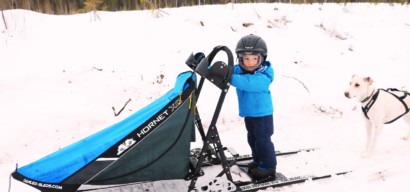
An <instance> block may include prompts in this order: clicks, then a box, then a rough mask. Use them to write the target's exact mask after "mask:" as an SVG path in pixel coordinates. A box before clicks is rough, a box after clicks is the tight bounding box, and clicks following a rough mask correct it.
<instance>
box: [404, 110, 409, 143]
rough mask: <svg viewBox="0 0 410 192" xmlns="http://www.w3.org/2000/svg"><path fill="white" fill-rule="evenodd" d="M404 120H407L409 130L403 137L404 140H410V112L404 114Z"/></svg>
mask: <svg viewBox="0 0 410 192" xmlns="http://www.w3.org/2000/svg"><path fill="white" fill-rule="evenodd" d="M403 119H404V121H406V123H407V125H408V126H409V132H408V133H407V135H406V136H405V137H403V139H404V140H406V141H408V140H409V139H410V114H407V115H405V116H403Z"/></svg>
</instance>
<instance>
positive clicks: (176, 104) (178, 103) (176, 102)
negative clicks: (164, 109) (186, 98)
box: [169, 99, 182, 112]
mask: <svg viewBox="0 0 410 192" xmlns="http://www.w3.org/2000/svg"><path fill="white" fill-rule="evenodd" d="M181 104H182V100H181V99H177V100H176V101H175V102H174V103H172V105H171V106H169V108H170V109H171V112H174V111H175V109H177V108H178V107H179V106H180V105H181Z"/></svg>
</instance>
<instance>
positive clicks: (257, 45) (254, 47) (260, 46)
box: [235, 34, 268, 73]
mask: <svg viewBox="0 0 410 192" xmlns="http://www.w3.org/2000/svg"><path fill="white" fill-rule="evenodd" d="M235 52H236V55H237V57H238V60H239V66H240V67H241V68H242V70H245V71H248V72H251V73H253V72H254V71H255V70H257V69H258V68H259V67H260V65H261V64H262V63H264V62H265V60H266V57H267V55H268V49H267V47H266V43H265V41H264V40H263V39H262V38H261V37H259V36H257V35H253V34H250V35H246V36H244V37H242V38H241V39H240V40H239V41H238V44H236V49H235ZM243 53H253V54H260V56H261V59H260V61H259V64H258V66H256V67H255V68H253V69H252V70H249V69H247V68H246V67H245V66H244V64H243V62H242V58H241V57H242V56H241V55H242V54H243Z"/></svg>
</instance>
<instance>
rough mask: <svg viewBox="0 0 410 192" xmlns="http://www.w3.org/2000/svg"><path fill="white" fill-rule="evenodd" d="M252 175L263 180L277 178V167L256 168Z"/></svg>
mask: <svg viewBox="0 0 410 192" xmlns="http://www.w3.org/2000/svg"><path fill="white" fill-rule="evenodd" d="M251 173H252V176H253V177H254V178H255V179H257V180H261V179H272V180H274V179H275V175H276V169H275V168H271V169H265V168H261V167H258V168H254V169H253V170H252V171H251Z"/></svg>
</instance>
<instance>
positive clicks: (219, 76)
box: [186, 46, 235, 191]
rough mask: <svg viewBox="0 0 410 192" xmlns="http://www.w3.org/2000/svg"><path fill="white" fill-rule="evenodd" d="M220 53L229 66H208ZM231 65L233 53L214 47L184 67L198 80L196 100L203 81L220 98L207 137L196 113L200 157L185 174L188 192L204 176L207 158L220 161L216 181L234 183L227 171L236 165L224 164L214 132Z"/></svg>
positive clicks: (217, 64)
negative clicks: (208, 84)
mask: <svg viewBox="0 0 410 192" xmlns="http://www.w3.org/2000/svg"><path fill="white" fill-rule="evenodd" d="M220 51H224V52H225V53H226V54H227V56H228V63H225V62H222V61H216V62H214V63H213V64H212V65H211V63H212V60H213V59H214V57H215V56H216V54H217V53H219V52H220ZM233 62H234V60H233V55H232V52H231V51H230V50H229V48H227V47H226V46H217V47H215V48H214V49H213V50H212V51H211V53H210V54H209V55H208V56H207V57H205V55H204V54H203V53H196V54H195V55H193V54H191V55H190V57H189V58H188V60H187V61H186V64H187V65H188V66H189V67H190V68H191V69H193V70H194V71H195V73H197V74H199V75H200V76H201V79H200V81H199V84H198V88H197V91H196V97H197V99H198V98H199V95H200V93H201V89H202V86H203V84H204V82H205V79H207V80H209V81H210V82H212V83H213V84H214V85H215V86H217V87H218V88H219V89H221V94H220V96H219V100H218V103H217V106H216V109H215V112H214V115H213V117H212V121H211V123H210V125H209V128H208V131H207V133H206V134H205V130H204V128H203V126H202V123H201V118H200V116H199V113H198V111H197V108H196V109H195V110H196V111H195V112H196V114H195V126H196V127H197V129H198V131H199V133H200V134H201V137H202V140H203V147H202V149H201V151H200V153H199V157H198V158H197V162H193V164H194V165H193V166H192V167H191V172H190V173H188V175H187V177H186V180H191V183H190V185H189V189H188V191H192V190H194V189H195V184H196V181H197V179H198V177H200V176H202V175H203V172H202V170H201V168H202V166H203V164H204V160H205V159H206V158H211V157H213V156H214V157H215V158H213V159H217V160H218V161H220V162H218V164H219V163H220V165H221V166H222V168H223V170H222V172H221V173H219V174H218V177H220V176H222V175H224V174H226V177H227V179H228V180H229V181H231V182H232V180H233V179H232V175H231V172H230V167H231V166H232V165H233V164H234V163H235V160H233V161H232V160H230V161H228V160H227V157H226V156H225V153H224V147H223V146H222V143H221V140H220V137H219V133H218V129H217V128H216V122H217V120H218V116H219V113H220V111H221V108H222V104H223V102H224V99H225V96H226V94H227V92H228V90H229V87H230V83H231V80H232V73H233Z"/></svg>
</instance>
